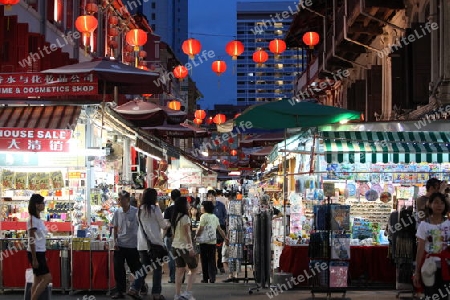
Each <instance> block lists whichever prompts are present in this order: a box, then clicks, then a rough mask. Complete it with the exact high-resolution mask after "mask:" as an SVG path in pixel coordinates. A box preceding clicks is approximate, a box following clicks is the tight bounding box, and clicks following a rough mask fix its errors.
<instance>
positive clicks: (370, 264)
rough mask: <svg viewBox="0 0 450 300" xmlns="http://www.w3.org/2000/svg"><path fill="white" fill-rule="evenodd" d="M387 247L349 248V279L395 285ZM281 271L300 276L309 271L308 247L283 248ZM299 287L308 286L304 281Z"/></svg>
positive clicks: (393, 271) (393, 268)
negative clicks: (362, 278)
mask: <svg viewBox="0 0 450 300" xmlns="http://www.w3.org/2000/svg"><path fill="white" fill-rule="evenodd" d="M387 251H388V247H387V246H368V247H364V246H361V247H359V246H352V247H350V266H349V273H348V275H349V278H350V285H351V280H352V279H360V278H361V277H362V276H364V279H365V280H366V281H370V282H379V283H388V284H395V266H394V265H393V264H392V263H391V262H390V261H389V260H388V259H387ZM280 269H281V271H284V272H288V273H292V275H293V276H298V275H302V274H304V273H305V272H307V271H308V270H309V257H308V246H285V247H284V248H283V252H282V253H281V256H280ZM300 285H308V283H307V282H306V281H305V282H303V283H302V284H300Z"/></svg>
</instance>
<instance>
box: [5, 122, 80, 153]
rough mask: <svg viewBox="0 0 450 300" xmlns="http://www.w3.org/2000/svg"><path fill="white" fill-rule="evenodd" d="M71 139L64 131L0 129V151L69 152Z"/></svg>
mask: <svg viewBox="0 0 450 300" xmlns="http://www.w3.org/2000/svg"><path fill="white" fill-rule="evenodd" d="M71 137H72V132H71V131H70V130H66V129H40V128H7V127H0V151H15V152H53V153H55V152H69V151H70V144H69V140H70V138H71Z"/></svg>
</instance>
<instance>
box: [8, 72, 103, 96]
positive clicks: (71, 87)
mask: <svg viewBox="0 0 450 300" xmlns="http://www.w3.org/2000/svg"><path fill="white" fill-rule="evenodd" d="M97 94H98V80H97V77H96V76H95V75H94V74H90V73H85V74H58V75H53V74H42V73H2V74H0V99H2V98H3V99H5V98H37V97H58V96H59V97H61V96H64V97H67V96H86V95H97Z"/></svg>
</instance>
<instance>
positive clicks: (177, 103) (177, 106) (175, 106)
mask: <svg viewBox="0 0 450 300" xmlns="http://www.w3.org/2000/svg"><path fill="white" fill-rule="evenodd" d="M167 107H168V108H170V109H173V110H180V109H181V102H180V101H178V100H172V101H170V102H169V103H168V104H167Z"/></svg>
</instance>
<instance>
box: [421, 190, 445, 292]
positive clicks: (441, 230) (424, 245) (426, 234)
mask: <svg viewBox="0 0 450 300" xmlns="http://www.w3.org/2000/svg"><path fill="white" fill-rule="evenodd" d="M428 210H429V214H428V218H426V219H425V220H424V221H422V222H421V223H420V225H419V227H418V228H417V233H416V236H417V241H418V243H417V255H416V270H415V273H414V277H413V282H414V286H416V287H419V286H421V284H423V281H422V278H421V277H422V274H421V268H422V264H423V260H424V258H425V257H426V255H427V254H439V253H441V252H442V251H448V249H447V250H446V248H447V244H448V243H449V242H450V221H449V220H447V219H446V215H447V212H448V210H449V207H448V203H447V201H446V199H445V196H444V194H441V193H434V194H432V195H431V196H430V198H429V199H428ZM434 260H435V262H436V268H437V269H436V272H435V274H434V276H435V280H434V284H433V286H425V296H426V298H427V299H447V296H448V293H447V289H446V287H447V288H448V284H449V283H450V282H449V281H444V280H443V278H442V269H441V259H440V258H439V257H435V258H434ZM442 267H445V268H448V267H449V266H448V265H447V264H446V263H445V265H443V266H442ZM427 281H428V280H427ZM441 292H442V293H441ZM436 297H438V298H436Z"/></svg>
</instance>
